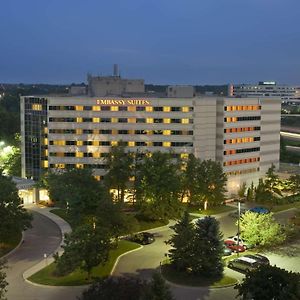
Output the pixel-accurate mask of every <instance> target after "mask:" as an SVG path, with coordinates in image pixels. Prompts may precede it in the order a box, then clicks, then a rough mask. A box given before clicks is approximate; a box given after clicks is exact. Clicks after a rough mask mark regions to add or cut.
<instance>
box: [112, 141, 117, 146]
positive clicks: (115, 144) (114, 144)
mask: <svg viewBox="0 0 300 300" xmlns="http://www.w3.org/2000/svg"><path fill="white" fill-rule="evenodd" d="M110 145H111V146H118V142H117V141H111V142H110Z"/></svg>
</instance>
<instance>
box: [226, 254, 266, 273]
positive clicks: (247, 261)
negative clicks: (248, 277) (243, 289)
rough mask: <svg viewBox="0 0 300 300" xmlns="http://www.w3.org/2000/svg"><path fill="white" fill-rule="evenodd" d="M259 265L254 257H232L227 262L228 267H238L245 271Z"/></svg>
mask: <svg viewBox="0 0 300 300" xmlns="http://www.w3.org/2000/svg"><path fill="white" fill-rule="evenodd" d="M259 266H260V264H259V263H258V262H257V261H256V260H255V259H252V258H249V257H245V256H242V257H239V258H236V259H233V260H231V261H230V262H229V263H228V268H231V269H239V270H241V271H245V272H248V271H253V270H255V269H257V268H258V267H259Z"/></svg>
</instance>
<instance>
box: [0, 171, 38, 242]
mask: <svg viewBox="0 0 300 300" xmlns="http://www.w3.org/2000/svg"><path fill="white" fill-rule="evenodd" d="M0 220H1V226H0V246H1V242H5V241H6V240H7V239H9V238H10V237H11V236H13V235H15V234H16V232H21V231H23V230H26V229H27V228H30V227H31V220H32V216H31V215H30V214H29V213H28V212H27V211H26V210H25V209H24V208H23V207H22V205H21V199H20V198H19V196H18V190H17V188H16V185H15V184H14V183H13V181H12V179H11V178H10V177H6V176H4V175H3V174H2V172H1V170H0Z"/></svg>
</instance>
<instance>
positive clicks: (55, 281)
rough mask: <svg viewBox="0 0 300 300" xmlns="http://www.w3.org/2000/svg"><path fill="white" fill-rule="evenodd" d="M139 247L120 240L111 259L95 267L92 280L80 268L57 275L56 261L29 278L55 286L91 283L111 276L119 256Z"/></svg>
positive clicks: (111, 252) (110, 256)
mask: <svg viewBox="0 0 300 300" xmlns="http://www.w3.org/2000/svg"><path fill="white" fill-rule="evenodd" d="M139 247H140V246H139V245H138V244H136V243H132V242H129V241H125V240H121V241H119V244H118V247H117V248H116V249H113V250H111V251H110V255H109V260H108V261H107V262H106V263H105V265H99V266H97V267H95V268H93V270H92V276H91V279H90V280H88V278H87V273H86V272H83V271H81V270H79V269H77V270H75V271H74V272H72V273H70V274H68V275H66V276H56V275H54V274H53V273H54V270H55V263H52V264H50V265H49V266H47V267H45V268H44V269H42V270H40V271H39V272H37V273H35V274H33V275H32V276H31V277H29V278H28V280H29V281H32V282H34V283H38V284H43V285H53V286H76V285H85V284H90V283H92V282H94V281H95V280H96V279H97V278H103V277H106V276H109V275H110V273H111V271H112V269H113V266H114V264H115V262H116V260H117V258H118V257H119V256H120V255H122V254H124V253H126V252H128V251H131V250H134V249H137V248H139Z"/></svg>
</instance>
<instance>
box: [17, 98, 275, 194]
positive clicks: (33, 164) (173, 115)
mask: <svg viewBox="0 0 300 300" xmlns="http://www.w3.org/2000/svg"><path fill="white" fill-rule="evenodd" d="M280 105H281V101H280V99H274V98H273V99H271V98H270V99H269V98H217V97H203V98H198V97H194V98H154V97H153V98H149V97H148V98H146V97H140V98H120V97H119V98H118V97H110V98H105V97H88V96H82V97H72V96H69V97H66V96H64V97H57V96H56V97H52V96H43V97H36V96H23V97H21V127H22V128H21V135H22V176H23V177H27V178H33V179H37V178H39V176H40V175H41V173H42V172H43V171H44V170H47V169H64V168H67V167H76V168H91V169H93V171H94V175H95V176H96V177H97V178H98V179H101V178H102V177H103V176H104V175H105V172H106V157H107V155H108V153H109V151H110V147H111V146H112V145H117V144H118V143H119V142H120V141H122V143H123V144H124V143H125V145H126V149H127V150H128V151H137V150H139V151H150V152H154V151H161V152H168V151H170V150H172V153H173V154H174V155H175V156H178V157H182V158H184V157H187V156H188V155H189V154H191V153H193V154H194V155H195V156H196V157H198V158H201V159H211V160H216V161H219V162H221V164H222V165H223V168H224V172H225V173H226V174H227V175H228V190H229V192H230V193H231V192H236V191H237V189H238V188H239V186H240V185H241V184H242V183H243V182H246V183H247V184H250V183H251V182H252V181H254V183H256V182H257V180H258V178H259V177H262V176H263V175H264V174H265V172H266V170H267V169H268V168H269V167H270V166H271V164H272V163H273V164H275V166H276V167H278V163H279V132H280Z"/></svg>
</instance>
